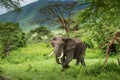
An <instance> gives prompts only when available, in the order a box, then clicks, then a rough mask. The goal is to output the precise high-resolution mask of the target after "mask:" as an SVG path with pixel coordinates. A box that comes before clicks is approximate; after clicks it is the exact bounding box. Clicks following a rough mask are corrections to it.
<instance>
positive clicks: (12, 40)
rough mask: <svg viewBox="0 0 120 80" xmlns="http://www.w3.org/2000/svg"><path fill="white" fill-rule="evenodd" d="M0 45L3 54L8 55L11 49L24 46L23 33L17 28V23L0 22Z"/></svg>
mask: <svg viewBox="0 0 120 80" xmlns="http://www.w3.org/2000/svg"><path fill="white" fill-rule="evenodd" d="M0 45H2V51H1V53H2V55H4V56H8V55H9V52H10V51H11V50H13V49H17V48H19V47H25V46H26V38H25V33H24V32H22V30H21V29H20V28H19V24H18V23H11V22H6V23H0Z"/></svg>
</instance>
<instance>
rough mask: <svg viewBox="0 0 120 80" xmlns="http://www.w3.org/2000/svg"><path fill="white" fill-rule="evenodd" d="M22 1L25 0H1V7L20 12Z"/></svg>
mask: <svg viewBox="0 0 120 80" xmlns="http://www.w3.org/2000/svg"><path fill="white" fill-rule="evenodd" d="M20 1H23V0H0V6H1V7H5V8H6V9H8V10H13V9H14V10H20Z"/></svg>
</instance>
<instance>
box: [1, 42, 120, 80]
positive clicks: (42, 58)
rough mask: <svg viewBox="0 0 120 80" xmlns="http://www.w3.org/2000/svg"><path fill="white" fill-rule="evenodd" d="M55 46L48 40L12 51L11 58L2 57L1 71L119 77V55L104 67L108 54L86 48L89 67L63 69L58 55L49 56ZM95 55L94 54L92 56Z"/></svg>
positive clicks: (38, 78)
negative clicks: (58, 60) (105, 56)
mask: <svg viewBox="0 0 120 80" xmlns="http://www.w3.org/2000/svg"><path fill="white" fill-rule="evenodd" d="M51 51H52V48H51V47H50V46H49V45H47V44H44V43H39V44H30V45H29V46H27V47H26V48H21V49H18V50H15V51H12V52H11V54H10V56H9V57H8V58H7V59H1V62H0V75H1V76H4V77H5V78H8V79H10V80H119V79H120V76H119V74H120V67H119V66H118V64H117V60H116V56H114V57H110V58H109V62H108V65H107V66H105V67H103V66H102V64H103V62H104V60H105V59H104V58H103V57H100V58H99V55H100V54H99V52H100V51H98V52H96V54H95V53H90V51H89V50H87V52H86V59H85V62H86V65H87V66H86V67H83V66H81V65H79V66H76V65H75V60H73V61H72V62H71V63H70V66H71V68H69V69H67V70H65V71H61V69H62V67H61V65H58V64H57V63H56V62H55V59H54V56H52V57H48V54H49V53H50V52H51ZM91 56H92V57H91Z"/></svg>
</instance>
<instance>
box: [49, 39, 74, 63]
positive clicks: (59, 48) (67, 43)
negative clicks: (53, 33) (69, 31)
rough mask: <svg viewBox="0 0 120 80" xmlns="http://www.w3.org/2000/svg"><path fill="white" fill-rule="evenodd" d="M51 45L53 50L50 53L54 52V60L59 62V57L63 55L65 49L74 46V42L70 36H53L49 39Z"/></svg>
mask: <svg viewBox="0 0 120 80" xmlns="http://www.w3.org/2000/svg"><path fill="white" fill-rule="evenodd" d="M51 45H52V46H53V47H54V50H53V52H52V53H51V54H50V55H52V54H53V53H55V56H56V62H57V63H58V64H60V62H59V59H61V58H62V57H63V56H64V55H65V52H66V51H69V50H71V49H73V48H75V46H76V43H75V41H74V40H73V39H70V38H64V37H53V38H52V39H51Z"/></svg>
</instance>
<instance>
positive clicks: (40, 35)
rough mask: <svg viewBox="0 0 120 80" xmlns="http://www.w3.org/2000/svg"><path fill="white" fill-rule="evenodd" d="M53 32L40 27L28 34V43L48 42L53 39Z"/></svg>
mask: <svg viewBox="0 0 120 80" xmlns="http://www.w3.org/2000/svg"><path fill="white" fill-rule="evenodd" d="M51 36H52V35H51V31H50V30H49V29H48V28H47V27H45V26H40V27H38V28H36V29H34V30H31V31H30V32H29V34H28V36H27V37H28V42H33V41H35V42H39V41H46V40H48V39H49V38H50V37H51ZM44 37H45V38H44Z"/></svg>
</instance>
